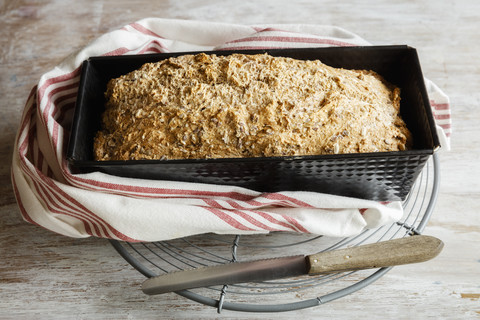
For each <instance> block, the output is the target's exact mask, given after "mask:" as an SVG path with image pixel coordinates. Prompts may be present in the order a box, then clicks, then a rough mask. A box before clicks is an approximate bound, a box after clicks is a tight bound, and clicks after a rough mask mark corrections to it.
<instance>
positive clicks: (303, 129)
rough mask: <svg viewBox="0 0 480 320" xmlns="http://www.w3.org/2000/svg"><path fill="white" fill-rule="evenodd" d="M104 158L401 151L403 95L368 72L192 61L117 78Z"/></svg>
mask: <svg viewBox="0 0 480 320" xmlns="http://www.w3.org/2000/svg"><path fill="white" fill-rule="evenodd" d="M105 96H106V105H105V112H104V114H103V116H102V121H103V124H102V126H103V127H102V129H101V130H100V131H99V132H98V133H97V135H96V137H95V141H94V154H95V158H96V160H140V159H204V158H238V157H271V156H296V155H320V154H338V153H358V152H378V151H399V150H405V149H408V148H410V147H411V145H412V139H411V133H410V132H409V130H408V129H407V127H406V125H405V122H404V121H403V120H402V118H401V117H400V89H399V88H397V87H394V86H393V85H391V84H389V83H387V82H386V81H385V80H384V79H383V78H382V77H381V76H380V75H378V74H377V73H375V72H373V71H368V70H346V69H340V68H333V67H330V66H327V65H325V64H323V63H322V62H320V61H318V60H315V61H303V60H296V59H292V58H284V57H272V56H270V55H268V54H258V55H245V54H232V55H229V56H217V55H214V54H211V55H208V54H197V55H183V56H179V57H173V58H169V59H166V60H164V61H160V62H157V63H148V64H145V65H143V66H142V67H141V68H140V69H138V70H136V71H133V72H130V73H128V74H126V75H123V76H121V77H119V78H116V79H112V80H110V82H109V83H108V85H107V90H106V92H105Z"/></svg>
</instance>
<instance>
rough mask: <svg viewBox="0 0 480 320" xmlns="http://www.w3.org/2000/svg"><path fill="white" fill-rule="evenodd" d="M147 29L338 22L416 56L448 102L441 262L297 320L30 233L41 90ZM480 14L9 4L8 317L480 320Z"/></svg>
mask: <svg viewBox="0 0 480 320" xmlns="http://www.w3.org/2000/svg"><path fill="white" fill-rule="evenodd" d="M145 17H162V18H180V19H196V20H208V21H220V22H229V23H242V24H254V23H255V24H258V23H311V24H334V25H338V26H341V27H343V28H345V29H347V30H350V31H353V32H356V33H357V34H359V35H360V36H362V37H363V38H365V39H367V40H369V41H370V42H372V43H373V44H408V45H410V46H413V47H415V48H417V49H418V52H419V56H420V60H421V64H422V68H423V72H424V75H425V76H426V77H427V78H429V79H431V80H433V81H434V82H435V83H436V84H437V85H438V86H439V87H441V88H442V89H443V90H444V91H445V92H446V93H447V94H448V95H449V97H450V99H451V103H452V112H453V115H452V116H453V135H452V150H451V151H450V152H442V153H441V154H440V163H441V176H442V178H441V179H442V181H441V188H440V194H439V198H438V202H437V205H436V208H435V211H434V214H433V216H432V219H431V221H430V223H429V225H428V226H427V228H426V231H425V234H429V235H433V236H436V237H438V238H440V239H441V240H442V241H443V242H444V243H445V248H444V250H443V251H442V253H441V254H440V255H439V256H438V257H437V258H435V259H433V260H431V261H428V262H425V263H421V264H415V265H406V266H399V267H395V268H394V269H393V270H391V271H390V272H389V273H387V274H386V275H385V276H384V277H382V278H381V279H380V280H378V281H377V282H375V283H374V284H372V285H370V286H368V287H366V288H364V289H362V290H360V291H358V292H356V293H354V294H351V295H348V296H347V297H344V298H342V299H339V300H335V301H333V302H330V303H328V304H325V305H322V306H319V307H316V308H310V309H305V310H301V311H296V312H286V313H279V314H247V313H239V312H233V311H224V312H223V313H222V314H220V315H217V314H216V310H215V309H213V308H211V307H206V306H203V305H201V304H198V303H196V302H192V301H190V300H187V299H185V298H183V297H180V296H178V295H176V294H173V293H172V294H166V295H162V296H161V297H160V298H159V297H156V296H153V297H149V296H146V295H144V294H143V293H142V292H141V290H140V284H141V282H142V281H143V280H144V278H143V276H141V275H140V274H139V273H138V272H137V271H135V270H133V269H132V268H131V267H130V266H129V265H128V264H127V262H125V260H123V259H122V258H121V257H120V256H119V255H118V254H117V253H116V252H115V251H114V249H113V248H112V247H111V246H110V244H109V242H108V241H107V240H103V239H93V238H88V239H70V238H66V237H63V236H60V235H57V234H53V233H51V232H49V231H46V230H44V229H42V228H39V227H35V226H33V225H29V224H27V223H25V222H24V221H23V220H22V219H21V217H20V213H19V209H18V207H17V206H16V203H15V199H14V195H13V191H12V185H11V182H10V163H11V155H12V152H13V141H14V138H15V134H16V131H17V128H18V125H19V120H20V116H21V113H22V110H23V106H24V104H25V101H26V98H27V96H28V94H29V92H30V90H31V88H32V87H33V86H34V85H35V84H36V82H37V81H38V79H39V78H40V76H41V75H42V74H43V73H45V72H47V71H48V70H50V69H51V68H52V67H53V66H55V65H56V64H58V63H59V62H60V61H61V60H62V59H63V58H65V57H66V56H67V55H68V54H70V53H71V52H73V51H75V50H77V49H79V48H81V47H83V46H85V45H86V44H87V43H88V42H89V41H91V40H93V39H95V38H96V37H98V36H100V35H101V34H103V33H105V32H107V31H110V30H114V29H117V28H120V27H122V26H123V25H126V24H128V23H131V22H133V21H136V20H139V19H142V18H145ZM478 30H480V2H479V1H475V0H472V1H468V0H459V1H457V0H456V1H453V0H446V1H433V0H426V1H389V0H381V1H357V2H356V3H354V4H352V3H347V2H346V1H345V2H343V1H333V0H329V1H313V0H311V1H298V2H295V1H287V0H279V1H274V0H270V1H253V0H244V1H241V2H234V1H220V0H198V1H194V0H185V1H148V0H140V1H135V2H133V1H123V0H99V1H73V0H63V1H53V0H43V1H39V0H36V1H34V0H0V179H1V184H0V319H175V318H178V319H210V318H225V319H257V318H260V317H261V318H262V319H292V318H293V317H302V318H304V319H351V318H356V319H392V318H395V319H412V318H413V319H480V182H479V181H480V179H479V178H480V166H479V159H480V126H479V125H478V123H479V120H480V90H479V87H480V81H479V80H480V63H479V59H478V53H479V52H480V33H479V32H478Z"/></svg>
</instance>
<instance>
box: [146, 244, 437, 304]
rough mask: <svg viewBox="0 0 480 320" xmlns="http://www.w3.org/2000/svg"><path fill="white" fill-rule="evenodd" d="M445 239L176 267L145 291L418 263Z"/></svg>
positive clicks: (149, 281)
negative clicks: (176, 269)
mask: <svg viewBox="0 0 480 320" xmlns="http://www.w3.org/2000/svg"><path fill="white" fill-rule="evenodd" d="M442 248H443V242H442V241H441V240H439V239H437V238H435V237H432V236H423V235H415V236H409V237H405V238H399V239H394V240H388V241H383V242H377V243H372V244H366V245H362V246H358V247H350V248H345V249H339V250H333V251H325V252H320V253H316V254H312V255H307V256H304V255H297V256H291V257H279V258H272V259H263V260H255V261H247V262H231V263H227V264H220V265H215V266H207V267H200V268H196V269H190V270H182V271H175V272H171V273H166V274H163V275H159V276H155V277H152V278H149V279H147V280H146V281H144V282H143V284H142V291H143V292H144V293H146V294H149V295H154V294H162V293H167V292H174V291H180V290H185V289H193V288H199V287H209V286H214V285H229V284H235V283H245V282H255V281H267V280H274V279H280V278H287V277H296V276H301V275H306V274H308V275H316V274H324V273H334V272H345V271H354V270H361V269H372V268H381V267H390V266H395V265H403V264H410V263H418V262H424V261H427V260H430V259H432V258H434V257H436V256H437V255H438V254H439V253H440V251H441V250H442Z"/></svg>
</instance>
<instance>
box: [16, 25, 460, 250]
mask: <svg viewBox="0 0 480 320" xmlns="http://www.w3.org/2000/svg"><path fill="white" fill-rule="evenodd" d="M358 45H369V43H368V42H367V41H365V40H363V39H362V38H360V37H359V36H357V35H355V34H353V33H351V32H348V31H346V30H344V29H341V28H339V27H335V26H322V25H305V24H302V25H255V26H247V25H237V24H224V23H212V22H201V21H187V20H170V19H159V18H147V19H143V20H140V21H137V22H134V23H131V24H129V25H126V26H125V27H123V28H121V29H119V30H115V31H111V32H109V33H107V34H104V35H102V36H100V37H99V38H98V39H96V40H94V41H93V42H91V43H90V44H88V45H87V46H86V47H84V48H82V49H81V50H79V51H78V52H75V53H73V54H72V55H70V56H69V57H67V58H66V59H65V60H64V61H63V62H62V63H61V64H59V65H58V66H56V67H55V68H53V69H52V70H51V71H49V72H47V73H45V74H44V75H43V76H42V77H41V78H40V81H39V83H38V85H36V86H35V87H34V88H33V89H32V91H31V93H30V95H29V97H28V99H27V102H26V105H25V109H24V113H23V116H22V120H21V123H20V127H19V131H18V135H17V138H16V142H15V143H16V144H15V150H14V154H13V162H12V182H13V186H14V191H15V196H16V199H17V202H18V205H19V207H20V211H21V214H22V216H23V218H24V220H26V221H28V222H30V223H33V224H36V225H39V226H42V227H44V228H46V229H48V230H51V231H54V232H56V233H59V234H62V235H65V236H69V237H88V236H95V237H101V238H111V239H118V240H124V241H131V242H136V241H160V240H166V239H173V238H179V237H185V236H189V235H195V234H202V233H209V232H214V233H219V234H251V233H267V232H271V231H289V232H302V233H313V234H321V235H326V236H336V237H345V236H352V235H355V234H358V233H360V232H362V231H363V230H364V229H365V228H377V227H379V226H382V225H385V224H389V223H393V222H395V221H397V220H399V219H400V218H401V217H402V214H403V210H402V203H401V202H399V201H395V202H389V203H381V202H376V201H368V200H362V199H353V198H347V197H341V196H333V195H327V194H320V193H315V192H301V191H298V192H276V193H260V192H256V191H253V190H248V189H244V188H239V187H234V186H220V185H209V184H199V183H186V182H178V181H158V180H154V181H152V180H148V181H147V180H142V179H133V178H122V177H117V176H112V175H108V174H104V173H100V172H93V173H88V174H72V173H71V172H70V170H69V168H68V164H67V161H66V159H65V153H66V147H67V144H68V137H69V128H70V126H71V120H72V116H73V110H74V106H75V100H76V94H77V90H78V84H79V80H80V71H81V69H80V66H81V63H82V62H83V61H84V60H85V59H87V58H88V57H91V56H101V55H127V54H146V53H158V52H175V51H177V52H178V51H202V50H222V49H265V48H294V47H326V46H358ZM426 84H427V89H428V93H429V97H430V98H431V105H432V107H433V111H434V115H435V119H436V121H437V129H438V130H437V131H438V133H439V135H440V138H441V142H442V145H443V146H444V147H445V148H447V149H448V148H449V143H450V141H449V138H450V133H451V132H450V130H451V123H450V104H449V101H448V97H447V96H446V95H445V94H444V93H443V92H442V91H441V90H440V89H439V88H438V87H437V86H436V85H435V84H434V83H432V82H431V81H429V80H426Z"/></svg>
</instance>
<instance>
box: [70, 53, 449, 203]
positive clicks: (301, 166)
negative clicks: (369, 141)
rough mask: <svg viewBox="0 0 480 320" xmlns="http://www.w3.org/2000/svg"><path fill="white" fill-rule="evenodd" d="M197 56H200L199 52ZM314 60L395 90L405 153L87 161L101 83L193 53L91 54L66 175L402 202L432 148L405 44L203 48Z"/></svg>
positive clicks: (426, 108)
mask: <svg viewBox="0 0 480 320" xmlns="http://www.w3.org/2000/svg"><path fill="white" fill-rule="evenodd" d="M204 52H205V51H204ZM238 52H241V53H245V54H258V53H265V52H266V53H269V54H270V55H272V56H284V57H292V58H295V59H303V60H315V59H319V60H321V61H322V62H323V63H325V64H327V65H330V66H332V67H337V68H338V67H341V68H346V69H368V70H374V71H376V72H377V73H379V74H380V75H382V76H383V77H384V78H385V79H386V80H387V81H389V82H390V83H392V84H395V85H397V86H398V87H400V89H401V107H400V108H401V114H402V117H403V119H404V120H405V122H406V123H407V127H408V128H409V129H410V131H411V132H412V134H413V138H414V146H413V149H412V150H407V151H398V152H376V153H356V154H335V155H316V156H294V157H291V156H289V157H257V158H226V159H193V160H192V159H185V160H128V161H95V160H94V155H93V139H94V136H95V134H96V132H97V131H98V130H99V129H100V128H101V114H102V113H103V111H104V103H105V97H104V92H105V90H106V84H107V82H108V81H109V80H110V79H112V78H116V77H118V76H120V75H123V74H126V73H128V72H130V71H133V70H135V69H138V68H139V67H140V66H142V65H143V64H144V63H147V62H155V61H160V60H163V59H167V58H169V57H172V56H179V55H183V54H195V53H197V52H176V53H160V54H147V55H126V56H103V57H92V58H89V59H88V60H86V61H84V62H83V65H82V74H81V80H80V86H79V91H78V97H77V103H76V108H75V113H74V118H73V124H72V130H71V135H70V142H69V146H68V150H67V160H68V162H69V167H70V170H71V171H72V172H73V173H85V172H93V171H101V172H104V173H108V174H111V175H117V176H123V177H133V178H143V179H156V180H176V181H187V182H197V183H210V184H221V185H235V186H239V187H245V188H249V189H253V190H256V191H261V192H276V191H315V192H324V193H329V194H336V195H342V196H350V197H358V198H364V199H370V200H379V201H393V200H404V199H405V198H406V196H407V195H408V193H409V191H410V189H411V187H412V185H413V183H414V182H415V179H416V178H417V176H418V174H419V173H420V172H421V170H422V169H423V167H424V165H425V163H426V162H427V160H428V159H429V157H430V156H431V155H432V154H433V153H434V151H435V150H437V149H438V148H439V146H440V142H439V139H438V136H437V133H436V129H435V122H434V119H433V115H432V111H431V107H430V103H429V99H428V96H427V92H426V88H425V83H424V80H423V75H422V71H421V67H420V63H419V59H418V55H417V51H416V49H414V48H412V47H409V46H403V45H402V46H365V47H329V48H300V49H273V50H242V51H210V52H205V53H215V54H217V55H229V54H232V53H238Z"/></svg>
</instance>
